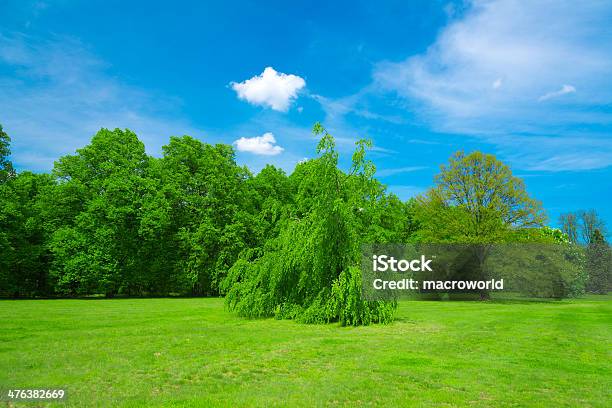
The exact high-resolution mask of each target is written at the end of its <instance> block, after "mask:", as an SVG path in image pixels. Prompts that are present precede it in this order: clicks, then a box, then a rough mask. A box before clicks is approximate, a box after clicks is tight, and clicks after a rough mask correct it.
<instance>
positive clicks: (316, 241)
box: [0, 124, 609, 325]
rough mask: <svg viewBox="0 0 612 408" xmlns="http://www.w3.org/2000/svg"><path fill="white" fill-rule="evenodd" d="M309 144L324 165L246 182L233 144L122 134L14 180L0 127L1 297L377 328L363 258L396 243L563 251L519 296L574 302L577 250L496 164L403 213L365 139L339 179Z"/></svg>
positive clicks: (326, 157) (97, 138)
mask: <svg viewBox="0 0 612 408" xmlns="http://www.w3.org/2000/svg"><path fill="white" fill-rule="evenodd" d="M313 132H314V133H315V135H318V136H320V141H319V143H318V145H317V153H318V157H317V158H315V159H312V160H308V161H305V162H302V163H300V164H298V165H297V166H296V168H295V170H294V171H293V172H292V173H291V174H290V175H287V174H285V173H284V172H283V171H282V170H280V169H278V168H275V167H274V166H266V167H265V168H263V169H262V170H261V171H260V172H259V173H258V174H257V175H255V176H254V175H252V174H251V173H250V172H249V171H248V169H246V168H245V167H240V166H238V165H237V164H236V161H235V155H234V150H233V148H232V147H231V146H228V145H221V144H218V145H210V144H207V143H204V142H202V141H199V140H197V139H194V138H192V137H189V136H183V137H172V138H170V141H169V143H168V144H167V145H166V146H164V147H163V155H162V157H161V158H153V157H151V156H149V155H147V154H146V152H145V148H144V145H143V143H142V142H141V141H140V140H139V139H138V138H137V136H136V135H135V134H134V133H133V132H131V131H129V130H121V129H115V130H108V129H101V130H100V131H99V132H98V133H96V135H94V136H93V138H92V140H91V143H90V144H89V145H87V146H85V147H84V148H82V149H79V150H77V151H76V153H75V154H72V155H67V156H64V157H62V158H60V159H59V160H58V161H57V162H56V164H55V167H54V169H53V172H52V174H41V175H37V174H33V173H30V172H22V173H19V174H16V173H15V172H14V170H13V168H12V165H11V163H10V161H9V155H10V149H9V143H10V138H9V137H8V135H7V134H6V133H5V132H4V131H3V130H2V128H1V127H0V296H12V297H19V296H21V297H24V296H30V297H34V296H54V295H60V296H79V295H99V294H104V295H106V296H109V297H112V296H116V295H127V296H152V295H160V296H166V295H223V294H226V301H227V305H228V306H229V307H230V308H231V309H234V310H236V311H237V312H238V313H239V314H240V315H243V316H249V317H264V316H275V317H277V318H290V319H295V320H298V321H302V322H308V323H322V322H332V321H334V322H340V323H341V324H343V325H360V324H370V323H376V322H383V323H384V322H388V321H390V320H391V319H392V318H393V313H394V310H395V304H394V303H385V302H366V301H363V300H362V299H361V276H360V273H361V272H360V269H359V262H360V261H361V259H360V252H361V246H362V244H365V243H370V244H371V243H378V244H383V243H406V242H412V243H419V242H439V243H443V242H450V243H454V242H461V243H471V244H478V245H481V246H482V253H479V254H478V259H479V260H481V261H480V262H481V263H482V259H484V258H485V255H486V253H487V251H488V245H490V244H492V243H501V242H505V243H508V242H515V243H516V242H521V243H539V244H555V245H561V246H562V248H563V251H561V252H560V253H561V254H562V255H559V254H558V253H557V254H551V255H550V256H549V258H550V259H549V260H547V261H546V262H548V263H547V265H548V264H550V265H556V269H555V271H556V272H554V273H544V272H541V276H538V277H537V278H538V279H539V281H540V282H542V284H541V285H540V286H538V285H530V284H529V282H530V281H533V279H535V277H534V276H527V275H526V274H523V275H521V274H516V273H515V272H513V273H514V275H512V276H511V277H512V281H513V284H514V285H515V287H516V288H517V290H519V291H522V292H524V293H527V294H530V295H536V296H555V297H563V296H576V295H579V294H581V293H583V292H584V287H585V284H586V280H587V270H586V269H585V268H584V263H585V262H586V260H585V259H586V258H585V256H586V255H585V253H584V251H583V250H581V249H580V248H578V247H576V246H575V245H571V244H570V241H573V238H571V237H568V235H567V234H565V233H562V232H561V231H559V230H555V229H551V228H547V227H542V223H543V220H544V215H543V212H542V209H541V207H540V204H539V203H538V202H536V201H535V200H533V199H531V198H530V197H529V196H528V194H527V192H526V191H525V187H524V185H523V183H522V181H521V180H519V179H517V178H516V177H513V176H512V173H511V172H510V169H509V168H508V167H507V166H505V165H504V164H503V163H501V162H499V161H498V160H497V159H495V157H494V156H492V155H485V154H482V153H479V152H476V153H472V154H470V155H467V156H466V155H464V154H463V153H462V152H459V153H457V154H456V155H455V156H453V157H452V158H451V161H450V163H449V165H448V166H443V167H442V172H441V173H440V175H438V176H437V177H436V185H435V187H434V188H433V189H431V190H430V191H429V192H428V193H427V195H426V196H424V197H420V198H418V199H412V200H409V201H408V202H402V201H401V200H399V199H398V198H397V197H396V196H395V195H393V194H389V193H387V191H386V188H385V187H384V186H383V185H382V184H380V183H379V182H378V181H377V180H376V179H375V178H374V175H375V171H376V168H375V166H374V164H373V163H372V162H371V161H369V160H368V159H367V151H368V149H369V148H371V146H372V144H371V142H370V141H368V140H360V141H358V142H357V143H356V147H355V151H354V153H353V156H352V163H351V166H350V167H349V169H348V171H347V172H344V171H341V170H340V169H339V168H338V160H339V157H338V152H337V150H336V147H335V142H334V138H333V137H332V136H331V135H330V134H329V133H327V131H326V130H325V129H324V128H323V127H322V126H321V125H320V124H316V125H315V126H314V128H313ZM580 217H581V218H580V220H581V224H580V225H581V227H580V228H582V230H581V232H583V233H584V231H592V230H593V229H594V228H596V227H598V226H601V227H603V224H602V222H601V220H600V219H599V218H598V217H597V214H596V213H595V212H594V211H593V210H591V211H588V212H582V213H581V215H580ZM574 235H575V234H574ZM600 235H601V234H600ZM593 239H595V238H593ZM598 242H599V241H598ZM606 245H607V244H606ZM597 248H598V249H596V248H595V247H593V249H592V250H591V249H589V250H590V251H591V252H589V253H590V254H591V255H589V256H590V258H589V259H590V262H591V265H592V267H591V269H593V271H591V272H590V276H591V281H590V284H589V285H590V289H591V290H593V291H603V290H604V289H603V288H604V287H606V286H605V285H604V283H603V282H604V280H605V279H609V277H608V278H605V276H609V272H607V273H608V275H605V274H604V273H603V272H602V273H599V272H597V271H603V269H602V268H600V267H599V266H597V265H599V264H597V262H596V260H597V259H603V258H602V257H604V255H605V256H607V255H606V254H609V252H606V251H605V250H603V249H601V248H603V246H602V247H601V248H599V247H597ZM606 248H608V250H609V247H607V246H606ZM597 251H599V252H597ZM604 258H605V257H604ZM606 259H607V258H606ZM536 261H538V262H539V261H542V260H541V259H540V260H536ZM596 264H597V265H596ZM476 269H478V270H477V273H476V275H478V273H481V272H482V273H481V276H479V277H480V278H487V277H488V275H484V273H485V272H486V271H484V269H483V268H482V265H481V264H480V265H476ZM540 269H541V271H544V268H540ZM559 271H561V272H559ZM604 275H605V276H604ZM595 288H598V289H595Z"/></svg>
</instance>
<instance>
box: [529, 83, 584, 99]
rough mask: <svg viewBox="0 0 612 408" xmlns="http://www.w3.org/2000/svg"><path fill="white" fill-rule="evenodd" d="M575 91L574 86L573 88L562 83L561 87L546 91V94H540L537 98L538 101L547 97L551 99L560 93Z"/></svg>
mask: <svg viewBox="0 0 612 408" xmlns="http://www.w3.org/2000/svg"><path fill="white" fill-rule="evenodd" d="M574 92H576V88H574V87H573V86H571V85H563V86H562V87H561V89H559V90H558V91H554V92H548V93H547V94H544V95H542V96H540V97H539V98H538V100H539V101H545V100H547V99H552V98H557V97H559V96H561V95H565V94H568V93H574Z"/></svg>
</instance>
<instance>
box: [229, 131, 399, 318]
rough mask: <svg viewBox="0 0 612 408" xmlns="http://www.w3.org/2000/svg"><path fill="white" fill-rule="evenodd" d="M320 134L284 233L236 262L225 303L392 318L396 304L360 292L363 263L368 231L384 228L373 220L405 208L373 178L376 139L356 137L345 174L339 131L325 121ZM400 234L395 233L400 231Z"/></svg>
mask: <svg viewBox="0 0 612 408" xmlns="http://www.w3.org/2000/svg"><path fill="white" fill-rule="evenodd" d="M313 133H314V134H315V135H322V137H321V140H320V142H319V144H318V147H317V151H318V153H319V157H318V158H316V159H313V160H309V161H307V162H305V163H301V164H300V165H298V166H297V168H296V170H295V172H294V174H292V176H291V177H290V181H291V183H292V185H293V189H294V190H295V191H296V196H295V197H296V198H295V201H294V202H295V205H293V204H287V205H286V206H285V208H284V209H283V210H282V211H281V214H282V215H281V219H280V220H279V224H280V230H279V233H278V236H276V237H273V238H271V239H270V240H269V241H268V242H266V243H265V245H264V247H263V249H262V251H248V252H246V253H244V254H243V257H242V258H241V259H240V260H239V261H238V262H236V264H235V265H234V266H233V267H232V268H231V269H230V272H229V275H228V277H227V279H226V281H225V282H224V287H225V289H226V290H227V295H226V302H227V304H228V306H229V307H230V308H231V309H235V310H237V311H238V313H240V314H241V315H244V316H249V317H262V316H276V317H277V318H293V319H296V320H298V321H302V322H306V323H323V322H330V321H339V322H340V323H341V324H343V325H359V324H369V323H374V322H383V323H384V322H388V321H390V320H391V318H392V315H393V310H394V308H395V304H393V303H384V302H366V301H363V300H362V299H361V279H360V271H359V268H358V265H359V263H358V262H359V261H360V256H359V253H360V252H359V250H360V244H361V243H362V242H364V241H363V237H368V236H373V235H376V234H380V235H383V234H381V233H380V232H379V231H376V229H377V228H380V227H381V226H377V227H376V228H375V227H373V226H372V219H373V218H374V219H376V217H378V218H380V216H381V215H380V213H392V211H390V210H396V214H397V213H399V211H397V209H396V208H395V207H397V206H398V205H397V202H394V201H393V200H392V199H388V198H387V197H386V194H385V193H384V188H383V187H382V186H381V185H380V184H379V183H378V182H377V181H376V180H374V179H373V174H374V170H375V169H374V166H373V164H372V163H371V162H369V161H367V160H366V157H365V151H366V149H367V147H368V145H369V142H367V141H360V142H358V143H357V149H356V151H355V154H354V155H353V163H352V166H351V171H350V173H349V174H345V173H343V172H342V171H340V170H339V169H338V153H337V151H336V150H335V143H334V139H333V138H332V136H331V135H330V134H328V133H327V132H326V131H325V130H324V129H323V127H322V126H321V125H320V124H317V125H315V127H314V129H313ZM394 205H395V207H394ZM400 224H401V223H400ZM400 233H401V231H396V233H395V236H394V235H393V232H391V231H390V232H389V233H388V235H389V238H399V237H400Z"/></svg>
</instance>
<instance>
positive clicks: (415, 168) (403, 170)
mask: <svg viewBox="0 0 612 408" xmlns="http://www.w3.org/2000/svg"><path fill="white" fill-rule="evenodd" d="M426 168H427V167H424V166H408V167H396V168H393V169H380V170H376V175H378V176H380V177H387V176H394V175H396V174H403V173H412V172H414V171H419V170H424V169H426Z"/></svg>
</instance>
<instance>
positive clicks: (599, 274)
mask: <svg viewBox="0 0 612 408" xmlns="http://www.w3.org/2000/svg"><path fill="white" fill-rule="evenodd" d="M586 253H587V255H586V258H587V270H588V273H589V280H588V283H587V290H588V291H589V292H592V293H598V294H602V295H603V294H606V293H608V290H609V289H610V287H612V249H611V248H610V245H608V243H607V242H606V240H605V238H604V236H603V234H602V233H601V232H600V230H599V229H595V231H594V232H593V237H592V238H591V240H590V243H589V245H588V246H587V250H586Z"/></svg>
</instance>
